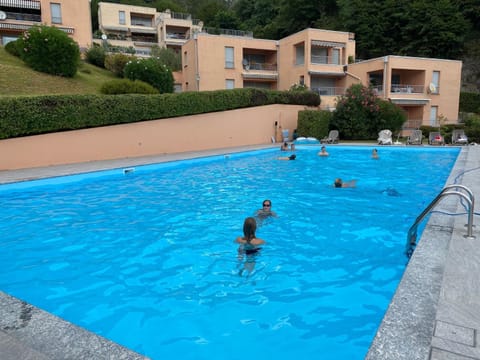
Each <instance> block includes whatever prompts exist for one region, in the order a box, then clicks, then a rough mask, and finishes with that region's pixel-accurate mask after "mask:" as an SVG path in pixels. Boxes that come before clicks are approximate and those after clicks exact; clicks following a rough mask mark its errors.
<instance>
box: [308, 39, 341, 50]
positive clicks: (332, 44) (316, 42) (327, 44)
mask: <svg viewBox="0 0 480 360" xmlns="http://www.w3.org/2000/svg"><path fill="white" fill-rule="evenodd" d="M312 46H321V47H335V48H344V47H345V44H344V43H339V42H334V41H321V40H312Z"/></svg>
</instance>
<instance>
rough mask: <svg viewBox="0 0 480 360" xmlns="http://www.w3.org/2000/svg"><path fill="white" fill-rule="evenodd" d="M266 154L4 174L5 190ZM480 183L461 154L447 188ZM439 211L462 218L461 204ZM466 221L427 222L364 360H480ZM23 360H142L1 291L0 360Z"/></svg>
mask: <svg viewBox="0 0 480 360" xmlns="http://www.w3.org/2000/svg"><path fill="white" fill-rule="evenodd" d="M266 147H269V146H258V147H248V148H238V149H228V150H226V149H224V150H216V151H205V152H198V153H189V154H177V155H163V156H158V157H148V158H141V159H124V160H116V161H103V162H92V163H82V164H76V165H65V166H54V167H48V168H38V169H26V170H16V171H0V184H2V183H3V184H4V183H9V182H17V181H24V180H30V179H38V178H44V177H52V176H61V175H68V174H73V173H83V172H92V171H98V170H106V169H112V168H126V167H130V166H135V165H141V164H149V163H156V162H162V161H172V160H178V159H186V158H194V157H199V156H208V155H216V154H223V153H232V152H235V151H245V150H253V149H260V148H266ZM478 179H480V146H467V147H464V148H462V152H461V154H460V155H459V158H458V160H457V162H456V164H455V167H454V169H453V171H452V173H451V175H450V178H449V180H448V181H447V184H463V185H465V186H467V187H468V188H470V189H471V190H472V191H473V193H474V195H475V197H476V198H477V199H480V180H478ZM435 209H437V210H440V209H441V210H443V211H445V212H449V213H464V212H465V209H464V208H463V207H462V205H461V203H460V200H459V198H458V197H457V196H449V197H447V198H445V199H444V200H442V201H441V202H440V204H439V205H438V206H437V207H436V208H435ZM477 213H478V211H477ZM466 221H467V216H466V215H462V216H452V215H445V214H439V213H434V214H432V215H431V216H430V219H429V222H428V224H427V226H426V228H425V230H424V232H423V236H422V239H421V241H420V242H419V245H418V246H417V249H416V250H415V253H414V255H413V256H412V258H411V260H410V262H409V265H408V267H407V269H406V271H405V274H404V276H403V278H402V280H401V282H400V285H399V287H398V289H397V291H396V294H395V296H394V298H393V299H392V302H391V304H390V306H389V309H388V311H387V313H386V315H385V318H384V320H383V322H382V324H381V325H380V328H379V330H378V333H377V335H376V337H375V339H374V341H373V343H372V345H371V348H370V351H369V353H368V355H367V357H366V358H367V359H369V360H373V359H375V360H377V359H378V360H380V359H381V360H388V359H392V360H393V359H395V360H397V359H405V360H407V359H408V360H415V359H422V360H423V359H425V360H446V359H451V360H467V359H469V360H472V359H478V360H480V332H479V330H480V282H479V281H478V274H479V270H480V233H479V230H478V227H474V230H473V235H474V238H466V237H465V235H466V233H467V230H466V227H465V223H466ZM474 223H478V216H477V215H476V216H474ZM18 359H35V360H44V359H80V360H81V359H85V360H86V359H89V360H90V359H135V360H136V359H145V357H143V356H142V355H139V354H137V353H134V352H132V351H130V350H128V349H126V348H124V347H122V346H120V345H118V344H115V343H112V342H110V341H108V340H107V339H104V338H102V337H100V336H97V335H95V334H92V333H90V332H88V331H86V330H84V329H82V328H79V327H77V326H75V325H73V324H70V323H68V322H65V321H63V320H61V319H60V318H58V317H56V316H54V315H52V314H49V313H46V312H44V311H42V310H40V309H38V308H35V307H34V306H32V305H30V304H27V303H25V302H23V301H20V300H18V299H15V298H12V297H10V296H8V295H6V294H5V293H2V292H1V291H0V360H18Z"/></svg>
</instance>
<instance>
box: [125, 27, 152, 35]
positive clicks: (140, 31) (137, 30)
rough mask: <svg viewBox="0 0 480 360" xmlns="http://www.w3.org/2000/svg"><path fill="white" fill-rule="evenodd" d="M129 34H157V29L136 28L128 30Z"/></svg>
mask: <svg viewBox="0 0 480 360" xmlns="http://www.w3.org/2000/svg"><path fill="white" fill-rule="evenodd" d="M130 32H132V33H136V34H157V29H154V28H142V27H136V28H130Z"/></svg>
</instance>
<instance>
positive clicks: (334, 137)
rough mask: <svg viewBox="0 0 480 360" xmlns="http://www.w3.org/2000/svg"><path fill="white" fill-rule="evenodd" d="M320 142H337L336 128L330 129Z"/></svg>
mask: <svg viewBox="0 0 480 360" xmlns="http://www.w3.org/2000/svg"><path fill="white" fill-rule="evenodd" d="M320 142H321V143H322V144H323V143H326V144H337V143H338V130H330V132H329V133H328V136H327V137H324V138H323V139H322V140H320Z"/></svg>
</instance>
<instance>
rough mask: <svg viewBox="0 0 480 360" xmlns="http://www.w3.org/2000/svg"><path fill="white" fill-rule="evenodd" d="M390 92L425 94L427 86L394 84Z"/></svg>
mask: <svg viewBox="0 0 480 360" xmlns="http://www.w3.org/2000/svg"><path fill="white" fill-rule="evenodd" d="M390 92H392V93H402V94H423V93H424V92H425V86H423V85H409V84H392V86H391V89H390Z"/></svg>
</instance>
